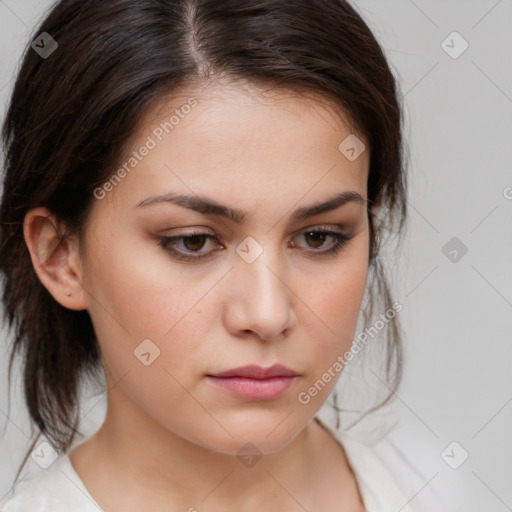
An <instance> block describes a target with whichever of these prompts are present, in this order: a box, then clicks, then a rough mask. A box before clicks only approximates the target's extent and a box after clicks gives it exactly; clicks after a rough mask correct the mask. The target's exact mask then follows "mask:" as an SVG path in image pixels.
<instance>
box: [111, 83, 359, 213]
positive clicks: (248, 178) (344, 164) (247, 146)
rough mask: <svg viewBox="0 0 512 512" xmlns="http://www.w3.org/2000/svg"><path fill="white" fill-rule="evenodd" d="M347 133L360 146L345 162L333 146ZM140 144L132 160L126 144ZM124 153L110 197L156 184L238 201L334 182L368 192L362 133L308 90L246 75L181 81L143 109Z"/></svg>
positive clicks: (129, 195) (323, 189)
mask: <svg viewBox="0 0 512 512" xmlns="http://www.w3.org/2000/svg"><path fill="white" fill-rule="evenodd" d="M356 133H357V135H355V134H356ZM353 136H356V137H357V139H358V140H359V141H361V143H362V144H364V145H365V146H366V150H365V151H363V152H362V153H361V154H360V156H359V157H358V158H357V159H356V160H353V161H351V160H350V159H348V158H347V157H346V155H345V154H344V153H343V152H342V150H341V149H340V145H341V146H343V142H344V141H345V140H347V137H353ZM148 144H149V146H151V150H150V151H144V153H145V155H144V156H143V158H140V159H139V160H137V161H136V162H135V160H134V158H135V157H133V152H137V151H138V150H139V149H141V148H144V146H148ZM130 155H132V158H131V160H132V161H131V164H136V165H134V166H133V167H132V168H131V169H130V171H129V173H124V174H126V175H127V176H126V178H124V179H123V182H122V183H119V185H118V186H115V187H114V188H115V190H113V191H112V193H110V194H109V196H108V199H109V200H110V199H112V198H114V196H116V197H117V199H118V201H116V202H120V203H121V204H124V205H125V206H126V205H128V204H135V203H137V202H140V200H143V199H144V197H145V196H148V195H154V194H157V193H163V192H177V193H180V192H181V193H188V194H190V193H195V194H198V195H210V196H212V195H213V196H220V197H222V196H230V197H231V198H232V201H231V202H233V201H234V202H235V203H236V202H238V203H239V204H240V203H247V201H248V200H249V199H250V200H253V201H254V202H255V203H258V198H259V199H261V200H263V199H265V201H267V202H272V201H274V202H275V201H277V202H279V203H283V204H284V202H286V201H293V202H297V201H298V200H299V199H300V197H301V196H304V195H305V194H310V199H313V200H314V199H315V198H320V199H321V198H322V197H325V196H326V194H329V195H332V192H333V190H332V189H333V188H336V189H337V190H338V191H343V190H347V189H352V190H354V189H356V190H358V191H359V192H360V193H361V195H363V197H366V194H365V192H366V182H367V173H368V167H369V148H368V145H367V141H366V139H365V137H364V136H363V135H362V134H360V133H358V132H356V131H355V130H354V128H353V127H352V126H351V125H350V124H349V123H348V121H347V120H346V116H345V115H344V113H343V111H342V110H341V109H340V108H338V107H337V106H336V105H334V104H333V103H332V102H330V101H329V100H327V99H326V98H325V97H322V96H320V95H314V94H313V93H308V94H303V93H301V94H299V93H297V92H295V91H290V90H285V89H277V88H275V87H273V88H271V87H264V86H262V85H259V86H256V85H251V84H247V83H239V84H234V83H229V84H228V83H213V84H208V85H206V86H204V87H196V88H190V87H189V88H184V89H183V90H181V91H180V92H179V93H174V94H173V95H172V96H168V97H164V98H161V99H160V100H159V101H158V102H157V103H155V104H154V105H153V107H152V108H151V109H150V110H149V111H148V112H147V113H146V115H145V116H144V119H143V121H142V123H141V125H140V126H139V128H138V129H137V131H136V133H135V134H134V137H133V139H132V140H131V141H130V144H129V149H128V151H127V152H126V154H125V155H124V158H123V162H121V165H123V164H126V163H128V168H130V162H129V160H130ZM311 194H312V195H311ZM286 195H288V196H289V199H288V198H287V197H285V196H286ZM106 202H108V201H106ZM259 202H260V203H261V201H259Z"/></svg>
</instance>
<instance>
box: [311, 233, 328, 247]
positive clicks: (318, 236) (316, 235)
mask: <svg viewBox="0 0 512 512" xmlns="http://www.w3.org/2000/svg"><path fill="white" fill-rule="evenodd" d="M307 236H310V237H312V238H313V239H314V241H316V242H320V243H319V244H317V245H313V246H314V247H319V246H321V245H322V243H323V242H324V237H325V235H324V234H323V233H315V232H314V231H310V232H309V233H307Z"/></svg>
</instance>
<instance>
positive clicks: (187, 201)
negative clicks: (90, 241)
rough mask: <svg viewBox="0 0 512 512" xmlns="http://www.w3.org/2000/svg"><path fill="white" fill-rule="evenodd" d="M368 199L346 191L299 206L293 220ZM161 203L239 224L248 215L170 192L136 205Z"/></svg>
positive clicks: (361, 202)
mask: <svg viewBox="0 0 512 512" xmlns="http://www.w3.org/2000/svg"><path fill="white" fill-rule="evenodd" d="M365 202H366V201H365V199H363V198H362V196H361V195H360V194H359V193H357V192H353V191H345V192H342V193H340V194H337V195H335V196H333V197H331V198H329V199H327V200H326V201H323V202H321V203H316V204H312V205H309V206H301V207H300V208H297V210H295V212H294V213H293V214H292V216H291V220H293V221H297V220H303V219H306V218H308V217H313V216H314V215H319V214H321V213H325V212H329V211H332V210H336V209H337V208H339V207H341V206H343V205H345V204H348V203H355V204H364V203H365ZM161 203H172V204H176V205H178V206H182V207H184V208H189V209H190V210H194V211H196V212H199V213H202V214H203V215H215V216H218V217H223V218H226V219H229V220H231V221H232V222H235V223H237V224H241V223H243V222H244V221H245V219H246V217H247V212H245V211H243V210H239V209H237V208H230V207H229V206H225V205H223V204H221V203H219V202H217V201H216V200H214V199H212V198H208V197H201V196H196V195H193V196H189V195H184V194H176V193H172V192H171V193H168V194H164V195H160V196H154V197H149V198H147V199H144V200H143V201H141V202H140V203H138V204H137V205H136V206H135V209H136V208H143V207H147V206H154V205H156V204H161Z"/></svg>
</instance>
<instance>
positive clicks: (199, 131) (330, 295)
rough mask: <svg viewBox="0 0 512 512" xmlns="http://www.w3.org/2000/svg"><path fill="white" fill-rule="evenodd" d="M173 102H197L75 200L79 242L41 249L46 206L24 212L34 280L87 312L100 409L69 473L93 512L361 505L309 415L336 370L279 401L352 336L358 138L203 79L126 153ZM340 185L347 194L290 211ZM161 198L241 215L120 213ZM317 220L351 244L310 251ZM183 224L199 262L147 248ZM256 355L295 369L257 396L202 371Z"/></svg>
mask: <svg viewBox="0 0 512 512" xmlns="http://www.w3.org/2000/svg"><path fill="white" fill-rule="evenodd" d="M191 97H194V98H195V99H197V101H198V104H197V106H196V107H195V108H194V109H192V111H191V112H190V113H189V114H188V115H187V116H185V117H184V118H183V119H180V122H179V124H178V125H177V126H175V128H174V130H173V131H172V132H170V133H169V134H168V135H166V136H165V137H164V138H163V139H162V141H161V142H159V143H158V145H157V147H156V148H154V149H152V150H151V151H150V152H149V154H148V155H147V156H145V157H144V158H143V159H142V161H141V162H140V163H138V165H137V166H136V167H135V168H134V169H133V170H132V171H131V172H130V173H129V174H128V175H127V176H126V177H125V178H124V179H123V180H122V181H121V182H120V183H119V184H117V185H116V186H115V187H114V188H113V190H111V191H110V192H109V193H108V194H106V196H105V197H104V198H103V199H101V200H99V199H93V207H92V211H91V215H90V218H89V222H88V224H87V229H86V231H85V236H84V239H83V240H82V246H81V247H80V242H79V240H78V239H76V238H75V237H70V238H68V239H67V240H65V241H63V242H60V243H59V240H58V238H57V235H56V233H57V231H58V230H59V227H60V229H62V226H60V223H59V220H58V219H56V218H55V216H54V215H53V214H52V213H51V212H49V211H48V210H46V209H44V208H36V209H34V210H31V211H30V212H29V213H28V214H27V216H26V219H25V238H26V241H27V245H28V247H29V249H30V251H31V255H32V260H33V263H34V266H35V268H36V271H37V273H38V275H39V278H40V279H41V281H42V282H43V284H44V285H45V286H46V287H47V289H48V290H49V291H50V293H51V294H52V295H53V296H54V298H55V299H56V300H58V301H59V302H60V303H61V304H62V305H64V306H65V307H68V308H70V309H74V310H81V309H86V310H87V311H88V312H89V314H90V317H91V320H92V322H93V325H94V328H95V332H96V335H97V338H98V342H99V345H100V347H101V352H102V358H103V365H104V369H105V375H106V380H107V386H108V389H109V392H108V394H107V399H108V407H107V416H106V420H105V422H104V424H103V425H102V426H101V428H100V429H99V431H98V432H97V433H96V434H95V435H93V436H92V437H91V438H89V439H88V440H87V441H85V442H84V443H83V444H81V445H80V446H78V447H76V448H75V449H74V450H72V452H71V454H70V459H71V462H72V464H73V467H74V468H75V470H76V472H77V474H78V475H79V477H80V478H81V479H82V481H83V482H84V484H85V486H86V487H87V489H88V490H89V492H90V493H91V495H92V496H93V497H94V499H95V500H96V501H97V503H98V504H99V505H100V506H101V507H102V508H103V509H104V510H108V511H117V510H123V511H132V510H133V511H135V510H141V509H148V510H154V511H157V512H158V511H160V510H162V511H163V510H166V511H167V510H198V511H203V510H204V511H219V510H224V511H226V510H244V511H247V512H252V511H256V510H262V509H265V510H269V511H272V510H276V511H277V510H280V511H283V510H284V511H298V510H303V508H305V509H306V510H323V511H331V510H332V511H334V510H337V511H339V510H350V511H358V510H364V507H363V504H362V501H361V497H360V494H359V492H358V488H357V484H356V481H355V478H354V475H353V473H352V470H351V468H350V466H349V464H348V462H347V459H346V456H345V453H344V451H343V449H342V447H341V445H340V444H339V443H338V442H337V441H336V440H335V439H334V438H333V437H332V436H331V435H330V434H329V433H327V432H326V431H325V430H324V429H322V428H321V427H320V426H319V425H318V424H317V423H316V422H315V421H314V420H312V418H313V417H314V416H315V414H316V413H317V411H318V410H319V408H320V407H321V406H322V404H323V402H324V401H325V400H326V399H327V397H328V395H329V393H330V391H331V390H332V389H333V387H334V385H335V383H336V380H337V377H338V376H339V374H338V375H337V376H336V378H335V379H332V380H331V381H330V382H329V383H327V384H326V386H325V388H324V389H323V390H322V391H321V392H320V393H319V394H318V395H317V396H316V397H314V398H311V401H310V402H309V403H308V404H305V405H303V404H301V403H300V402H299V401H298V399H297V396H298V394H299V393H300V392H302V391H305V390H307V389H308V388H309V387H310V386H311V385H312V384H313V383H314V382H316V381H317V380H318V379H319V378H320V377H321V376H322V374H323V373H324V372H326V371H327V369H328V368H330V367H332V365H333V363H334V362H335V361H336V359H337V357H338V356H339V355H340V354H343V353H344V352H345V351H347V350H349V349H350V346H351V342H352V340H353V338H354V335H355V329H356V323H357V318H358V314H359V310H360V306H361V301H362V298H363V294H364V289H365V285H366V278H367V270H368V268H367V266H368V253H369V225H368V216H367V211H366V202H365V201H366V185H367V180H368V169H369V151H368V145H366V148H367V150H366V151H364V152H363V153H362V154H361V155H360V156H359V157H358V158H357V159H356V160H355V161H349V160H348V159H347V158H345V156H344V155H343V154H342V153H341V152H340V151H339V149H338V145H339V144H340V143H341V142H342V141H343V140H344V139H345V138H346V137H347V136H348V135H350V134H351V133H357V132H355V131H354V129H352V128H351V127H350V126H349V125H348V124H347V123H345V122H344V121H343V120H342V118H340V116H339V115H338V113H337V111H335V107H334V106H331V105H329V104H326V103H325V101H324V102H321V101H320V98H316V99H315V98H314V97H313V98H312V97H306V96H297V95H292V94H291V93H289V92H286V91H283V90H275V89H273V90H272V91H270V92H269V91H266V90H264V89H262V88H258V87H256V86H253V87H247V86H246V87H242V86H241V85H239V84H237V85H230V84H227V83H224V84H221V83H217V84H215V85H210V86H209V87H208V88H207V89H204V90H195V91H191V90H189V91H187V92H186V94H185V93H184V94H183V95H181V96H178V95H174V96H173V97H172V98H166V99H165V101H163V102H161V103H160V104H158V105H156V106H155V107H154V108H153V109H152V110H151V111H150V112H148V114H147V116H146V118H145V120H144V123H143V124H142V125H141V127H140V128H139V130H138V131H137V133H136V135H135V138H134V139H133V141H132V144H131V148H130V151H134V150H136V149H138V148H140V147H141V146H142V145H144V143H145V141H146V140H147V137H148V136H149V135H151V133H152V130H153V129H154V128H155V127H156V126H158V125H159V124H160V123H161V122H162V121H163V120H165V119H168V118H169V115H170V113H172V112H173V111H174V110H175V109H176V108H179V106H180V105H183V104H184V103H186V102H187V100H188V99H189V98H191ZM357 136H358V137H359V138H360V139H361V140H362V141H364V142H365V144H367V143H366V140H365V138H364V137H363V136H362V135H360V134H358V135H357ZM345 191H352V192H355V193H357V194H359V195H360V196H361V197H362V198H363V202H361V203H357V202H349V203H347V204H345V205H343V206H341V207H339V208H337V209H335V210H332V211H329V212H325V213H321V214H318V215H316V216H313V217H309V218H307V219H303V220H299V221H292V220H291V215H292V213H293V212H294V211H295V210H296V209H297V208H299V207H302V206H308V205H312V204H315V203H319V202H322V201H325V200H327V199H329V198H331V197H332V196H333V195H334V194H336V193H340V192H345ZM170 192H175V193H182V194H190V195H199V196H202V197H203V196H206V197H209V198H212V199H215V200H217V201H218V202H220V203H222V204H225V205H229V206H231V207H232V208H238V209H243V210H244V211H246V220H245V222H244V223H243V224H237V223H235V222H232V221H231V220H228V219H223V218H219V217H216V216H213V215H203V214H201V213H198V212H195V211H192V210H190V209H188V208H184V207H181V206H178V205H175V204H171V203H169V202H167V203H165V202H160V203H158V204H156V203H155V204H152V205H148V206H145V207H137V205H138V204H139V203H141V202H142V201H144V200H146V199H148V198H151V197H154V196H159V195H162V194H166V193H170ZM319 227H324V228H326V229H331V230H334V231H338V232H341V233H345V234H348V235H350V236H351V237H352V238H351V239H350V240H349V241H348V242H347V243H346V245H345V247H344V248H342V249H341V251H340V252H338V253H337V254H331V255H324V256H322V255H321V253H322V251H324V252H325V251H326V249H329V248H330V247H332V246H333V245H334V240H333V239H332V238H331V237H329V236H326V238H325V240H322V239H315V238H311V237H308V236H307V235H306V233H307V231H308V229H309V228H319ZM191 231H197V232H200V233H206V234H211V235H213V236H215V237H216V238H217V241H215V240H210V239H208V238H206V239H205V240H204V242H203V239H200V241H199V242H197V241H196V242H195V243H191V241H190V239H189V240H188V245H187V244H186V243H185V241H184V240H182V241H181V242H178V243H177V244H175V248H176V249H181V250H182V251H185V252H186V251H188V252H189V254H190V253H193V250H197V251H198V252H200V253H206V254H208V253H209V254H210V256H208V257H206V258H205V259H203V260H200V261H199V262H194V261H192V262H187V261H179V260H176V259H174V258H173V256H172V254H170V253H169V252H168V251H167V250H166V249H165V248H164V247H162V246H160V245H158V242H159V241H160V240H161V238H162V237H163V236H177V235H184V234H190V232H191ZM247 237H252V238H253V239H254V240H255V241H256V242H257V243H258V244H259V245H260V246H261V247H262V248H263V252H262V254H260V255H259V256H258V257H257V258H256V259H255V261H254V262H252V263H247V262H246V261H245V260H244V259H243V258H242V257H240V256H239V255H238V253H237V252H236V248H237V247H238V246H240V244H241V243H242V242H243V241H244V240H245V239H246V238H247ZM201 244H202V246H201ZM242 247H243V246H242ZM80 248H81V249H82V251H80ZM251 250H252V249H251ZM315 251H316V252H315ZM192 255H193V254H192ZM145 339H150V340H152V343H154V345H155V346H157V347H158V349H159V350H160V355H159V357H157V358H156V359H155V360H154V361H153V362H152V363H151V364H150V365H148V366H146V365H144V364H142V363H141V361H140V360H139V359H138V358H137V357H136V356H135V355H134V350H136V348H137V347H138V346H139V345H140V343H141V342H142V340H145ZM274 363H281V364H283V365H285V366H287V367H289V368H292V369H294V370H295V371H296V372H297V373H298V374H299V375H300V376H299V377H297V378H296V379H295V381H294V383H293V384H292V386H291V387H290V388H289V389H288V390H287V391H286V392H285V393H284V394H283V395H281V396H280V397H278V398H276V399H274V400H270V401H251V400H244V399H241V398H239V397H237V396H235V395H233V394H231V393H230V392H229V391H226V390H223V389H220V388H218V387H217V386H215V385H213V384H212V383H211V382H210V380H209V379H207V377H206V375H207V374H211V373H216V372H220V371H224V370H227V369H231V368H235V367H238V366H243V365H247V364H257V365H260V366H263V367H268V366H271V365H273V364H274ZM247 442H251V443H252V444H253V445H255V446H256V447H257V449H258V451H259V452H261V454H262V455H263V457H262V458H261V459H260V460H259V461H258V462H257V464H255V465H254V466H252V467H246V466H245V465H244V464H242V463H241V461H240V460H239V458H238V457H237V452H238V451H239V450H240V449H241V447H242V446H244V445H245V444H246V443H247ZM302 507H303V508H302Z"/></svg>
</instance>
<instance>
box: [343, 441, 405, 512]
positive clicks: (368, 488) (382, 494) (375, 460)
mask: <svg viewBox="0 0 512 512" xmlns="http://www.w3.org/2000/svg"><path fill="white" fill-rule="evenodd" d="M335 436H336V437H337V439H338V440H339V441H340V443H341V445H342V446H343V448H344V450H345V453H346V455H347V459H348V462H349V464H350V466H351V467H352V470H353V471H354V474H355V476H356V479H357V482H358V485H359V488H360V491H361V493H362V495H363V498H364V501H365V505H366V507H367V509H368V510H369V511H372V512H373V511H382V510H401V511H402V512H414V509H413V508H411V506H410V504H409V501H410V497H409V498H408V492H407V491H408V489H407V487H409V486H407V485H405V483H404V482H403V481H401V480H400V478H399V475H401V474H403V467H404V465H406V462H405V461H403V460H397V459H395V460H394V461H393V462H394V463H393V464H389V459H388V460H385V459H383V458H382V456H381V453H378V452H377V451H376V450H375V449H374V448H373V447H370V446H368V445H366V444H364V443H362V442H361V441H359V440H358V439H356V438H355V437H352V436H351V435H349V434H347V433H343V432H341V433H337V434H335ZM398 466H402V467H398Z"/></svg>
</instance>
